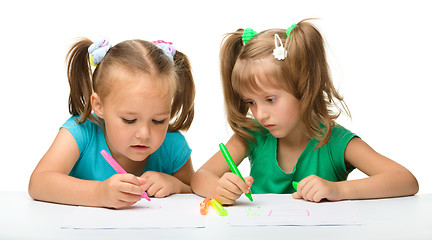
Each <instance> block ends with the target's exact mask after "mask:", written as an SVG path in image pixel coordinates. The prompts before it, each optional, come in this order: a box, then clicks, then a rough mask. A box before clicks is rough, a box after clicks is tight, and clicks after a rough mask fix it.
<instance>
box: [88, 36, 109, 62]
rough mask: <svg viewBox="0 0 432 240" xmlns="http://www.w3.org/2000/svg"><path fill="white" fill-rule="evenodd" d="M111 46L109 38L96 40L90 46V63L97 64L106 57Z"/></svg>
mask: <svg viewBox="0 0 432 240" xmlns="http://www.w3.org/2000/svg"><path fill="white" fill-rule="evenodd" d="M110 48H111V43H109V41H108V40H107V39H100V40H98V41H96V42H94V43H93V44H92V45H90V47H89V48H88V52H89V54H90V64H91V65H92V66H95V67H96V66H97V65H98V64H99V63H100V62H102V59H103V58H104V57H105V55H106V53H107V52H108V50H109V49H110Z"/></svg>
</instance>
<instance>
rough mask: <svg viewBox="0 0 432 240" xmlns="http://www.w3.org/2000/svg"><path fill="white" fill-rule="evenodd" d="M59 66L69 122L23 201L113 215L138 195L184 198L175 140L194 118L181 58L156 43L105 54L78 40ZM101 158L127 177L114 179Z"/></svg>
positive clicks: (97, 45) (184, 159)
mask: <svg viewBox="0 0 432 240" xmlns="http://www.w3.org/2000/svg"><path fill="white" fill-rule="evenodd" d="M67 60H68V62H67V75H68V80H69V85H70V95H69V112H70V113H71V115H72V117H71V118H70V119H69V120H68V121H66V123H65V124H64V125H63V126H62V128H61V129H60V131H59V133H58V135H57V137H56V138H55V140H54V142H53V144H52V146H51V147H50V148H49V149H48V151H47V153H46V154H45V155H44V156H43V157H42V159H41V160H40V162H39V164H38V165H37V167H36V169H35V170H34V172H33V174H32V176H31V179H30V183H29V194H30V196H31V197H32V198H34V199H37V200H42V201H49V202H56V203H63V204H72V205H85V206H100V207H110V208H121V207H126V206H130V205H132V204H134V203H136V202H137V201H139V200H141V195H143V193H144V192H147V195H148V196H154V197H165V196H168V195H170V194H173V193H188V192H191V189H190V186H189V184H190V179H191V176H192V174H193V173H194V170H193V167H192V163H191V158H190V154H191V150H190V148H189V146H188V144H187V142H186V140H185V139H184V137H183V136H182V135H181V134H180V133H179V132H178V131H179V130H187V129H189V127H190V125H191V123H192V120H193V117H194V97H195V86H194V82H193V78H192V74H191V68H190V64H189V60H188V59H187V57H186V56H185V55H184V54H183V53H181V52H179V51H176V50H175V48H174V47H173V45H172V43H169V42H164V41H160V40H159V41H156V42H147V41H143V40H128V41H124V42H121V43H118V44H116V45H115V46H111V44H110V43H109V42H108V41H107V40H101V41H98V42H94V43H93V42H92V41H90V40H88V39H81V40H79V41H78V42H76V43H75V44H74V45H73V46H72V48H71V49H70V51H69V52H68V58H67ZM92 65H93V66H94V67H95V68H94V71H93V72H92V67H91V66H92ZM101 150H105V151H107V152H109V153H110V154H111V155H112V157H113V158H114V159H115V160H116V161H117V162H118V163H119V164H120V166H121V167H122V168H123V169H124V170H125V171H126V172H127V173H128V174H116V171H115V170H114V169H113V168H112V167H111V166H110V165H109V164H108V162H107V161H105V159H104V158H103V156H102V155H101V153H100V152H101Z"/></svg>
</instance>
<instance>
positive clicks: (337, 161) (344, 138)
mask: <svg viewBox="0 0 432 240" xmlns="http://www.w3.org/2000/svg"><path fill="white" fill-rule="evenodd" d="M354 137H358V136H357V135H356V134H354V133H352V132H351V131H349V130H347V129H345V128H343V127H342V126H335V127H334V128H333V129H332V135H331V138H330V141H329V148H330V151H331V154H332V156H333V158H332V160H333V165H334V167H335V169H336V171H337V173H338V175H340V176H345V175H346V174H348V173H350V172H351V171H352V170H354V168H353V167H351V168H349V169H347V168H346V165H345V150H346V147H347V146H348V143H349V142H350V141H351V139H353V138H354Z"/></svg>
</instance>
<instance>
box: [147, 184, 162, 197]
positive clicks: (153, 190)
mask: <svg viewBox="0 0 432 240" xmlns="http://www.w3.org/2000/svg"><path fill="white" fill-rule="evenodd" d="M161 188H162V186H159V185H158V184H152V185H151V186H150V187H149V188H148V189H147V195H149V196H154V197H156V196H155V195H156V193H157V192H158V191H159V190H160V189H161Z"/></svg>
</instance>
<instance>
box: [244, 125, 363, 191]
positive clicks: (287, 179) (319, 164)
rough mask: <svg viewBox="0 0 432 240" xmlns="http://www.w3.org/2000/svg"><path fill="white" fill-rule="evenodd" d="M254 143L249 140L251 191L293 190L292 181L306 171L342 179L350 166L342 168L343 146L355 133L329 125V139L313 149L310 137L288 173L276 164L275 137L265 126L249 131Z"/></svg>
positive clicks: (316, 143)
mask: <svg viewBox="0 0 432 240" xmlns="http://www.w3.org/2000/svg"><path fill="white" fill-rule="evenodd" d="M251 134H252V135H253V136H254V137H255V138H256V141H257V143H256V144H255V143H253V142H251V141H249V155H248V158H249V161H250V166H251V172H250V175H251V176H252V177H253V178H254V183H253V185H252V188H251V191H252V193H293V192H295V190H294V188H293V187H292V185H291V182H292V181H300V180H302V179H303V178H305V177H307V176H310V175H317V176H319V177H321V178H323V179H326V180H328V181H332V182H336V181H344V180H346V179H347V177H348V174H349V173H350V172H351V171H352V170H353V168H351V169H346V166H345V158H344V154H345V148H346V146H347V145H348V142H349V141H350V140H351V139H352V138H353V137H357V135H355V134H354V133H352V132H350V131H349V130H347V129H345V128H343V127H341V126H335V127H333V128H332V133H331V137H330V140H329V141H328V142H327V144H325V145H324V146H322V147H320V148H318V149H315V150H314V148H315V147H316V146H317V145H318V143H319V142H318V141H317V140H316V139H314V138H312V139H311V140H310V141H309V143H308V145H307V146H306V148H305V149H304V150H303V152H302V154H301V155H300V157H299V158H298V160H297V163H296V165H295V166H294V169H293V172H292V173H286V172H284V171H283V170H282V169H281V168H280V167H279V165H278V161H277V158H276V155H277V141H278V139H277V138H275V137H274V136H273V135H271V134H270V133H269V132H268V131H267V130H266V129H263V131H256V132H251Z"/></svg>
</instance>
